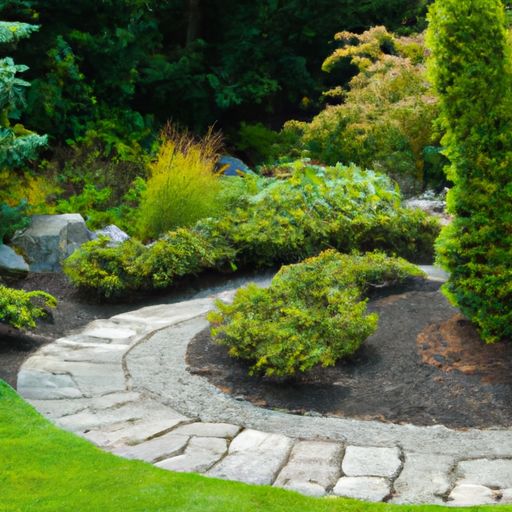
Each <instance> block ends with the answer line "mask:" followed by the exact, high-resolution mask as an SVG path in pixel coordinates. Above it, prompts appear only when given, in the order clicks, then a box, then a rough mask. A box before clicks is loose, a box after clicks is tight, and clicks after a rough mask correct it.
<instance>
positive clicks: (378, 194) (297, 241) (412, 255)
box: [194, 161, 440, 266]
mask: <svg viewBox="0 0 512 512" xmlns="http://www.w3.org/2000/svg"><path fill="white" fill-rule="evenodd" d="M289 167H290V171H291V172H293V176H292V178H291V179H289V180H284V181H279V180H276V179H262V178H257V177H250V178H246V180H247V182H248V185H247V187H248V189H249V188H250V187H251V193H246V194H245V195H244V196H242V197H240V199H239V202H238V206H237V207H236V208H232V209H231V210H229V211H227V212H225V214H224V215H223V216H222V217H219V218H210V219H205V220H202V221H200V222H199V223H198V224H197V225H196V226H195V228H194V230H196V231H199V232H202V233H204V235H205V237H206V238H212V237H213V238H219V239H224V240H226V241H227V243H228V244H229V245H230V246H231V247H233V248H234V249H235V250H236V252H237V265H250V266H261V265H269V264H274V263H295V262H297V261H300V260H301V259H304V258H305V257H308V256H312V255H313V254H315V253H318V252H319V251H321V250H323V249H326V248H329V247H332V248H335V249H337V250H339V251H341V252H345V253H348V252H351V251H353V250H357V251H361V250H364V251H371V250H374V249H381V250H383V251H386V252H387V253H389V254H393V253H395V254H397V255H398V256H401V257H404V258H407V259H409V260H411V261H415V262H421V263H424V262H430V261H432V260H433V252H434V251H433V246H434V241H435V239H436V237H437V236H438V234H439V230H440V226H439V223H438V222H437V220H436V219H434V218H432V217H429V216H428V215H426V214H425V213H423V212H421V211H414V210H410V209H407V208H403V207H401V196H400V193H399V191H398V188H397V187H395V186H394V185H393V184H392V182H391V181H390V179H389V178H388V177H387V176H385V175H382V174H378V173H375V172H373V171H362V170H361V169H359V168H358V167H356V166H355V165H350V166H344V165H341V164H337V165H336V166H334V167H320V166H316V165H312V164H310V163H308V162H304V161H297V162H295V163H294V164H290V165H289ZM251 180H252V181H251ZM251 184H252V185H251ZM252 190H257V193H254V192H252Z"/></svg>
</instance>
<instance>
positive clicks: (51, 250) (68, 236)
mask: <svg viewBox="0 0 512 512" xmlns="http://www.w3.org/2000/svg"><path fill="white" fill-rule="evenodd" d="M92 238H93V237H92V234H91V232H90V231H89V230H88V229H87V227H86V226H85V221H84V219H83V217H82V216H81V215H80V214H78V213H66V214H63V215H33V216H32V218H31V223H30V226H29V227H28V228H26V229H25V230H23V231H21V232H19V233H17V234H16V235H15V236H14V238H13V239H12V240H11V244H12V245H14V246H15V247H19V248H20V249H21V251H22V252H23V254H24V255H25V258H26V259H27V261H28V262H29V264H30V271H31V272H60V271H61V270H62V261H63V260H65V259H66V258H67V257H68V256H71V254H73V253H74V252H75V251H76V250H77V249H78V248H79V247H80V246H81V245H82V244H83V243H85V242H89V241H90V240H92Z"/></svg>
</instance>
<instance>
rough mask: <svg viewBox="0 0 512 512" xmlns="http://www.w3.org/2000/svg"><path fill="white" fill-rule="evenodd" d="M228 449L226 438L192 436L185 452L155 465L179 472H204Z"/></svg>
mask: <svg viewBox="0 0 512 512" xmlns="http://www.w3.org/2000/svg"><path fill="white" fill-rule="evenodd" d="M227 451H228V443H227V441H226V439H220V438H217V437H193V438H192V439H190V442H189V443H188V446H187V448H186V450H185V452H184V453H183V454H182V455H177V456H176V457H172V458H170V459H166V460H162V461H161V462H157V463H156V464H155V466H158V467H159V468H162V469H168V470H170V471H178V472H181V473H204V472H205V471H208V470H209V469H210V468H211V467H212V466H213V465H214V464H215V463H216V462H218V461H219V460H220V459H221V458H222V457H224V455H225V454H226V452H227Z"/></svg>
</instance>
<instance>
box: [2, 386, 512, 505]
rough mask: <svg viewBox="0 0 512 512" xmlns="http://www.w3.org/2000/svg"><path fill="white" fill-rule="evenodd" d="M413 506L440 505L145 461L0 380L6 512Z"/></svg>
mask: <svg viewBox="0 0 512 512" xmlns="http://www.w3.org/2000/svg"><path fill="white" fill-rule="evenodd" d="M479 508H480V509H484V508H488V509H489V508H495V507H479ZM504 508H505V507H504V506H502V507H500V509H501V510H503V509H504ZM411 509H412V510H419V509H421V510H422V511H429V512H430V511H432V512H434V510H440V509H442V507H434V506H417V507H406V506H396V505H386V504H371V503H365V502H360V501H356V500H349V499H342V498H322V499H317V498H308V497H305V496H302V495H300V494H297V493H294V492H289V491H284V490H281V489H274V488H272V487H268V486H263V487H262V486H251V485H245V484H241V483H235V482H227V481H224V480H215V479H209V478H205V477H202V476H199V475H194V474H180V473H171V472H169V471H165V470H161V469H158V468H155V467H153V466H152V465H150V464H146V463H144V462H139V461H127V460H124V459H121V458H119V457H116V456H114V455H111V454H109V453H105V452H102V451H101V450H99V449H98V448H96V447H94V446H93V445H91V444H90V443H88V442H87V441H85V440H83V439H81V438H79V437H76V436H74V435H73V434H70V433H68V432H65V431H63V430H61V429H59V428H57V427H55V426H54V425H52V424H51V423H50V422H48V421H47V420H45V419H44V418H43V417H42V416H41V415H40V414H39V413H37V412H36V411H35V410H34V409H33V408H32V407H31V406H30V405H29V404H27V403H26V402H24V401H23V400H22V399H21V398H20V397H19V396H18V395H17V394H16V392H15V391H14V390H12V389H11V388H10V387H9V386H8V385H7V384H5V383H4V382H3V381H0V511H1V512H7V511H20V512H27V511H32V510H37V511H39V510H41V511H52V512H65V511H73V512H82V511H95V512H107V511H115V512H127V511H168V510H172V511H183V512H195V511H197V512H208V511H212V512H213V511H216V512H228V511H236V512H244V511H272V512H274V511H275V512H281V511H282V512H285V511H286V512H288V511H289V512H301V511H311V512H315V511H319V512H320V511H329V512H336V511H350V512H363V511H372V512H384V511H390V512H391V511H394V512H405V511H406V510H411ZM452 510H453V509H452ZM459 510H468V509H459ZM511 510H512V509H511ZM500 512H501V511H500Z"/></svg>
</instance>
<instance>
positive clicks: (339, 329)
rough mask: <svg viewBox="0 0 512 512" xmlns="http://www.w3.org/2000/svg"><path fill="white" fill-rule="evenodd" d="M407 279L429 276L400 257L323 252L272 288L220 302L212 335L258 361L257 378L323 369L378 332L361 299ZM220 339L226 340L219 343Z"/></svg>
mask: <svg viewBox="0 0 512 512" xmlns="http://www.w3.org/2000/svg"><path fill="white" fill-rule="evenodd" d="M408 275H423V272H422V271H421V270H419V269H418V268H417V267H415V266H414V265H412V264H410V263H408V262H406V261H405V260H403V259H401V258H388V257H386V256H385V255H384V254H382V253H373V254H366V255H365V256H358V255H346V254H340V253H338V252H336V251H334V250H329V251H325V252H323V253H322V254H320V255H319V256H317V257H316V258H310V259H307V260H305V261H303V262H302V263H299V264H296V265H289V266H284V267H282V268H281V270H280V271H279V272H278V273H277V274H276V276H275V277H274V279H273V280H272V283H271V285H270V287H269V288H267V289H265V288H259V287H258V286H256V285H255V284H254V283H252V284H249V285H248V286H247V287H246V288H242V289H240V290H238V291H237V292H236V294H235V297H234V301H233V304H224V303H223V302H221V301H220V300H217V301H216V305H217V308H218V311H213V312H210V313H209V314H208V320H209V321H210V322H212V324H213V326H214V327H213V328H212V334H213V336H216V337H217V341H218V342H219V343H221V344H224V345H227V346H228V347H229V353H230V355H232V356H235V357H240V358H242V359H248V360H250V361H254V365H253V366H252V367H251V371H250V373H251V375H252V374H253V373H254V372H260V371H261V372H265V374H266V375H277V376H280V377H284V376H289V375H294V374H295V373H297V372H299V371H301V372H303V371H305V370H308V369H310V368H312V367H313V366H315V365H317V364H321V365H322V366H333V365H334V364H335V362H336V361H337V360H338V359H340V358H341V357H344V356H348V355H350V354H353V353H354V352H355V351H356V349H357V348H358V347H359V345H361V343H362V342H363V341H364V340H365V339H366V338H367V337H368V336H370V335H371V334H372V333H373V332H374V331H375V329H376V327H377V320H378V316H377V315H376V314H375V313H372V314H370V315H365V311H366V300H362V299H361V296H362V295H363V294H364V293H365V292H366V291H367V290H368V288H370V287H371V286H372V285H382V284H389V283H391V282H397V281H400V280H403V279H404V278H405V277H406V276H408ZM220 334H223V335H225V336H224V337H218V336H219V335H220Z"/></svg>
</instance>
